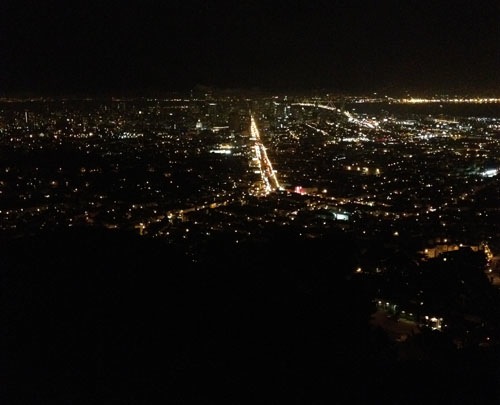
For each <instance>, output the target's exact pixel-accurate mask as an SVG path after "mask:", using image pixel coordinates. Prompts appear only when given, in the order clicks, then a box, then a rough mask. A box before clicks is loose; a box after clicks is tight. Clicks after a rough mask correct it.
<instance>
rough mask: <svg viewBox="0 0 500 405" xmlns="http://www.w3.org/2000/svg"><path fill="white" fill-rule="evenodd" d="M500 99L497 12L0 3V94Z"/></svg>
mask: <svg viewBox="0 0 500 405" xmlns="http://www.w3.org/2000/svg"><path fill="white" fill-rule="evenodd" d="M197 85H208V86H216V87H222V88H252V89H261V90H269V91H292V90H297V91H303V90H311V89H327V90H333V91H342V92H353V93H369V92H372V91H381V92H387V93H395V92H400V91H405V90H409V91H414V92H421V93H428V92H446V91H458V92H466V93H485V92H486V93H489V94H497V95H498V94H500V2H498V1H490V0H484V1H481V0H477V1H439V0H434V1H427V0H419V1H413V0H401V1H383V0H376V1H369V0H359V1H358V0H349V1H348V0H346V1H340V0H330V1H326V0H325V1H324V0H316V1H314V0H308V1H298V0H296V1H293V0H288V1H281V0H279V1H273V0H268V1H250V0H235V1H233V2H229V1H216V0H212V1H208V0H205V1H201V0H182V1H178V0H165V1H160V0H158V1H149V0H142V1H125V0H122V1H92V0H90V1H71V0H66V1H51V0H43V1H41V0H37V1H31V2H29V1H25V0H2V1H1V2H0V95H14V94H20V93H25V94H26V93H27V94H35V95H36V94H47V95H50V94H54V95H56V94H66V95H69V94H117V95H118V94H133V93H135V94H141V93H142V94H149V93H162V92H170V91H183V90H189V89H192V88H193V87H194V86H197Z"/></svg>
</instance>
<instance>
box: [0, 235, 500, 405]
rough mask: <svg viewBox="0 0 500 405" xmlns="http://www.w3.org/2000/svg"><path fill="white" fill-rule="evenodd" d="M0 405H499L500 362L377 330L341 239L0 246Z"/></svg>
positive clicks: (115, 239)
mask: <svg viewBox="0 0 500 405" xmlns="http://www.w3.org/2000/svg"><path fill="white" fill-rule="evenodd" d="M1 250H2V252H1V253H2V254H1V256H0V260H1V280H0V282H1V287H0V288H1V309H0V315H1V318H0V321H1V324H0V325H1V326H0V328H1V331H2V333H1V361H0V363H1V367H2V383H1V384H0V390H1V391H0V395H1V397H0V403H2V404H6V405H8V404H58V403H63V404H160V403H161V404H193V403H199V404H208V403H214V404H221V403H228V404H287V405H290V404H342V403H346V404H347V403H348V404H357V403H369V404H375V403H380V404H408V403H414V404H420V403H422V404H423V403H433V402H436V403H450V404H451V403H453V404H457V403H470V404H473V403H481V404H496V403H499V401H500V390H499V387H500V361H499V359H500V356H499V353H498V350H497V349H496V348H484V349H474V350H457V349H456V348H455V347H453V346H452V345H451V344H449V342H447V341H446V340H444V339H442V338H441V337H440V336H439V333H437V332H436V334H434V333H426V334H422V335H420V336H419V337H418V340H417V339H416V338H415V344H416V345H419V351H418V353H420V354H419V355H418V356H415V357H414V358H409V359H402V358H401V357H400V356H398V350H397V347H396V344H395V343H393V342H391V341H390V340H389V339H388V338H387V337H386V336H385V335H384V333H383V332H382V331H381V330H377V329H373V328H371V327H370V322H369V321H370V316H371V314H372V313H373V311H374V308H373V305H372V302H371V297H370V293H369V291H367V290H368V289H367V288H366V286H364V285H362V284H360V283H359V282H358V281H356V280H355V279H353V278H351V277H349V275H350V272H351V270H352V267H351V265H352V263H351V255H352V254H354V252H352V251H351V250H352V247H351V245H350V243H349V241H348V240H345V239H342V238H337V239H335V238H334V239H331V240H330V239H329V240H322V241H318V240H312V241H303V242H300V243H299V242H297V241H293V240H290V241H287V243H285V244H283V241H282V242H281V243H279V244H276V246H272V247H271V246H266V245H262V246H259V245H258V244H256V245H253V246H244V247H239V248H238V249H236V247H235V246H234V245H232V244H231V243H230V242H229V241H226V242H224V241H222V240H221V241H214V243H213V246H210V247H209V249H207V250H206V252H205V254H204V255H203V256H202V257H201V258H200V259H199V260H198V261H197V262H196V263H193V262H192V261H191V260H190V259H189V258H187V257H186V256H185V255H184V254H183V251H182V250H181V249H179V248H178V247H172V246H170V247H169V246H164V245H163V244H161V243H159V242H156V241H150V240H146V239H143V238H138V237H136V236H135V235H129V234H121V233H116V232H109V231H91V230H78V231H72V232H64V233H61V234H51V235H45V236H41V237H37V238H27V239H19V240H16V241H9V242H5V243H3V245H2V249H1Z"/></svg>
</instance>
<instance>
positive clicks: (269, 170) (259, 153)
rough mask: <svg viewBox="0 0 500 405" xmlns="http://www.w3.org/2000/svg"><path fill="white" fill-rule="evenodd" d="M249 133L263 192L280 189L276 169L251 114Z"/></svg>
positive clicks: (267, 192)
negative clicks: (253, 142)
mask: <svg viewBox="0 0 500 405" xmlns="http://www.w3.org/2000/svg"><path fill="white" fill-rule="evenodd" d="M250 134H251V139H252V140H254V141H255V144H254V150H255V155H256V157H257V160H258V162H259V171H260V175H261V177H262V182H263V183H264V194H265V195H267V194H269V193H270V192H272V191H275V190H278V189H281V186H280V184H279V182H278V178H277V177H276V171H275V170H274V169H273V165H272V164H271V161H270V160H269V157H268V156H267V152H266V147H265V146H264V145H263V143H262V141H261V139H260V133H259V128H257V124H256V122H255V119H254V117H253V115H251V116H250Z"/></svg>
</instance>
